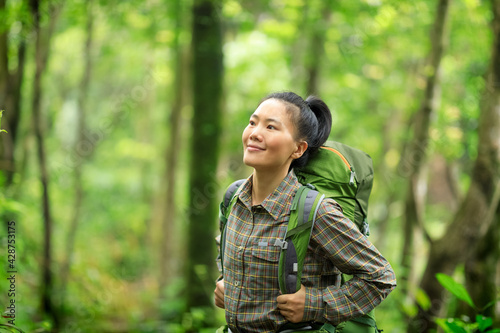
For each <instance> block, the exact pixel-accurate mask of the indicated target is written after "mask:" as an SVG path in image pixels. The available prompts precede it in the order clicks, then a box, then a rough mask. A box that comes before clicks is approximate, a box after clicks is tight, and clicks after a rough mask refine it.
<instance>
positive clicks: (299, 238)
mask: <svg viewBox="0 0 500 333" xmlns="http://www.w3.org/2000/svg"><path fill="white" fill-rule="evenodd" d="M324 197H325V196H324V195H322V194H321V193H319V192H318V191H315V190H313V189H311V187H309V186H301V187H300V188H299V189H298V190H297V193H296V194H295V197H294V200H293V202H292V207H291V211H290V220H289V221H288V227H287V231H286V236H285V239H284V240H280V239H276V243H275V244H274V245H275V246H279V247H281V250H282V251H281V253H280V258H279V265H278V270H279V273H278V281H279V286H280V290H281V292H282V293H284V294H291V293H295V292H296V291H297V290H299V289H300V284H301V278H302V268H303V266H304V259H305V257H306V252H307V246H308V244H309V240H310V238H311V232H312V229H313V226H314V221H315V220H316V214H317V213H318V209H319V204H320V203H321V201H322V200H323V198H324Z"/></svg>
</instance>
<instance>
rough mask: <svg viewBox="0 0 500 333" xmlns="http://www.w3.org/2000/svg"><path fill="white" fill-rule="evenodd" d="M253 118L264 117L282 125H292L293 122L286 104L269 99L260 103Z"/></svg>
mask: <svg viewBox="0 0 500 333" xmlns="http://www.w3.org/2000/svg"><path fill="white" fill-rule="evenodd" d="M252 117H258V118H262V117H264V118H268V119H271V120H277V121H280V122H282V123H290V120H291V119H290V112H289V110H288V108H287V105H286V103H284V102H282V101H280V100H277V99H267V100H265V101H263V102H262V103H260V105H259V106H258V107H257V109H256V110H255V112H254V113H253V114H252Z"/></svg>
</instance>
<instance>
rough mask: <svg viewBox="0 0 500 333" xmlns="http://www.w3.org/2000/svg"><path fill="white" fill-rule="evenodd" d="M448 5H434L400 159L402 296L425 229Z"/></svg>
mask: <svg viewBox="0 0 500 333" xmlns="http://www.w3.org/2000/svg"><path fill="white" fill-rule="evenodd" d="M448 2H449V0H440V1H439V3H438V5H437V11H436V16H435V20H434V26H433V29H432V31H431V34H430V40H431V49H430V55H429V67H430V69H431V70H430V73H428V74H427V85H426V89H425V95H424V97H423V101H422V104H421V107H420V109H419V111H418V113H417V114H416V115H415V118H414V124H415V125H414V128H413V133H414V135H413V139H412V142H411V143H410V145H409V147H408V151H407V152H406V154H405V155H404V157H403V160H402V163H403V164H404V168H405V169H406V170H408V173H407V174H408V175H409V181H408V189H407V194H406V201H405V213H404V241H403V244H404V245H403V251H402V261H401V266H402V268H403V273H402V275H401V276H400V278H399V281H400V285H401V287H400V288H401V289H402V291H401V292H402V293H403V294H404V295H409V288H408V287H409V280H411V279H412V276H413V261H414V258H413V253H414V247H415V246H414V245H415V242H414V239H415V238H414V237H415V234H416V231H417V230H420V231H421V232H424V233H425V229H424V228H423V218H424V217H423V214H424V198H425V192H426V191H425V180H424V177H423V172H422V171H423V170H424V165H425V159H426V154H427V147H428V142H429V126H430V121H431V116H432V114H433V112H434V111H435V109H436V105H437V104H438V103H437V100H438V98H439V83H438V75H439V71H440V64H441V57H442V54H443V50H444V39H445V33H444V32H445V25H446V18H447V14H448ZM427 238H428V237H427ZM409 296H411V295H409Z"/></svg>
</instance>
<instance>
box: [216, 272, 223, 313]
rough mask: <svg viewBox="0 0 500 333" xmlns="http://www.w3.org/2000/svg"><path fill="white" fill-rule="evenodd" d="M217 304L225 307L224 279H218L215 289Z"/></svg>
mask: <svg viewBox="0 0 500 333" xmlns="http://www.w3.org/2000/svg"><path fill="white" fill-rule="evenodd" d="M214 298H215V305H216V306H217V307H219V308H221V309H224V279H222V280H220V281H217V283H216V285H215V290H214Z"/></svg>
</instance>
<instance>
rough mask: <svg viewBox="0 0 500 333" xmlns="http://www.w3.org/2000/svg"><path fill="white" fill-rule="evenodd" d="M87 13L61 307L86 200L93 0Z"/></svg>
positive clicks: (88, 2)
mask: <svg viewBox="0 0 500 333" xmlns="http://www.w3.org/2000/svg"><path fill="white" fill-rule="evenodd" d="M85 6H86V12H87V24H86V29H85V31H86V32H87V38H86V40H85V44H84V46H83V54H84V62H85V63H84V71H83V77H82V80H81V82H80V94H79V96H78V124H77V132H76V133H77V138H76V140H75V145H74V147H73V150H74V154H73V155H74V156H75V157H76V161H75V164H74V188H75V199H74V200H75V201H74V203H73V216H72V219H71V224H70V226H69V230H68V236H67V240H66V251H65V258H64V261H63V263H62V266H61V300H62V302H61V306H64V300H65V296H66V286H67V282H68V277H69V271H70V267H71V260H72V257H73V252H74V247H75V239H76V233H77V230H78V225H79V221H80V216H81V211H82V210H81V208H82V203H83V200H84V191H83V185H82V172H83V163H84V160H85V157H84V154H83V150H85V149H87V148H86V147H85V146H84V144H85V140H86V138H85V130H86V127H87V126H86V118H87V116H86V113H87V100H88V94H89V86H90V77H91V73H92V54H91V53H92V44H93V22H94V13H93V11H92V0H87V1H86V4H85Z"/></svg>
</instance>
